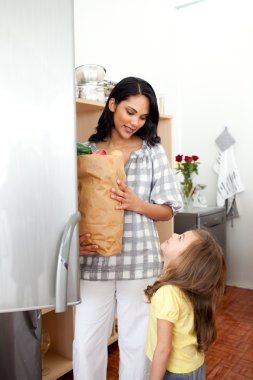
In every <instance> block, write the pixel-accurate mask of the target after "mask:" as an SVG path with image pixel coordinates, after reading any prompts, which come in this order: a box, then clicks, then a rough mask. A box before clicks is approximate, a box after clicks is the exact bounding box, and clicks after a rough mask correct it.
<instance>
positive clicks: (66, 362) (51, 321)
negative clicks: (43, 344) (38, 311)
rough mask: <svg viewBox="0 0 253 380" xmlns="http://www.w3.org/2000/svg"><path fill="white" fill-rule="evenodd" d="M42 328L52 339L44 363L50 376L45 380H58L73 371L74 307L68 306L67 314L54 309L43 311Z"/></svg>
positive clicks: (44, 378)
mask: <svg viewBox="0 0 253 380" xmlns="http://www.w3.org/2000/svg"><path fill="white" fill-rule="evenodd" d="M42 328H43V329H45V330H47V331H48V332H49V334H50V338H51V344H50V348H49V351H48V352H47V353H46V354H45V358H44V361H43V362H44V367H45V368H47V369H48V374H47V375H45V376H43V380H56V379H58V378H59V377H61V376H62V375H64V374H65V373H67V372H69V371H71V369H72V343H73V338H74V306H68V308H67V311H66V312H65V313H55V312H54V309H45V310H43V311H42Z"/></svg>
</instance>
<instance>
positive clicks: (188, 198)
mask: <svg viewBox="0 0 253 380" xmlns="http://www.w3.org/2000/svg"><path fill="white" fill-rule="evenodd" d="M194 189H195V183H194V178H193V176H187V177H184V180H183V182H181V193H182V198H183V203H184V208H188V209H189V208H191V207H192V205H193V193H194Z"/></svg>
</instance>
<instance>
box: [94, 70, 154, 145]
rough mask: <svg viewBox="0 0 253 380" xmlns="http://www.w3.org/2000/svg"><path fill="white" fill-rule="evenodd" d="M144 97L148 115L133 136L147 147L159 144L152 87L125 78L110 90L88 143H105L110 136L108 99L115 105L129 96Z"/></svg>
mask: <svg viewBox="0 0 253 380" xmlns="http://www.w3.org/2000/svg"><path fill="white" fill-rule="evenodd" d="M135 95H144V96H146V97H147V98H148V99H149V114H148V117H147V119H146V122H145V124H144V126H143V127H142V128H140V129H139V130H138V131H137V132H136V133H135V134H136V135H137V136H139V137H140V138H141V139H142V140H146V141H147V144H148V145H149V146H154V145H155V144H157V143H160V141H161V139H160V137H159V136H158V135H157V125H158V121H159V111H158V105H157V99H156V95H155V92H154V90H153V88H152V86H151V85H150V84H149V83H148V82H146V81H145V80H144V79H140V78H135V77H127V78H124V79H122V80H121V81H120V82H118V83H117V84H116V86H115V87H114V88H113V89H112V91H111V93H110V95H109V98H108V99H107V102H106V105H105V108H104V110H103V113H102V115H101V116H100V118H99V120H98V125H97V127H96V133H94V134H93V135H91V136H90V138H89V141H92V142H98V141H105V138H106V137H108V136H109V137H110V136H111V132H112V128H114V120H113V112H111V111H110V109H109V101H110V99H112V98H113V99H115V102H116V104H119V103H120V102H122V101H123V100H126V99H127V98H129V97H130V96H135Z"/></svg>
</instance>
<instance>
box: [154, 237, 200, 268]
mask: <svg viewBox="0 0 253 380" xmlns="http://www.w3.org/2000/svg"><path fill="white" fill-rule="evenodd" d="M197 239H198V237H197V235H196V234H195V233H194V232H193V231H187V232H184V233H183V234H181V235H178V234H173V235H172V236H171V238H170V239H169V240H165V242H163V243H162V244H161V250H162V253H163V257H164V265H165V266H168V265H169V264H170V263H171V262H172V261H174V260H175V259H177V258H178V257H179V256H180V254H181V253H182V252H184V251H185V250H186V249H187V248H188V247H189V245H190V244H192V243H193V242H194V241H197Z"/></svg>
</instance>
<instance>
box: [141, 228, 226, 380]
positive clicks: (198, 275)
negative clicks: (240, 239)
mask: <svg viewBox="0 0 253 380" xmlns="http://www.w3.org/2000/svg"><path fill="white" fill-rule="evenodd" d="M161 250H162V253H163V256H164V270H163V272H162V274H161V275H160V277H159V278H158V279H157V281H156V282H155V283H154V284H153V285H151V286H148V287H147V288H146V289H145V294H146V296H147V298H148V301H149V302H150V303H151V306H150V319H149V327H148V338H147V346H146V352H147V356H148V358H149V359H150V360H151V370H150V376H149V380H177V379H178V380H179V379H180V380H205V364H204V352H205V351H206V350H207V349H208V347H209V346H210V344H211V343H212V342H213V341H214V340H215V338H216V326H215V309H216V305H217V303H218V301H219V300H220V298H221V296H222V295H223V293H224V286H225V285H224V278H225V260H224V255H223V252H222V249H221V247H220V246H219V245H218V243H217V242H216V241H215V240H214V238H213V237H212V236H211V235H210V233H209V232H207V231H205V230H201V229H198V230H192V231H187V232H185V233H184V234H182V235H178V234H173V236H172V237H171V238H170V239H169V240H166V241H165V242H164V243H162V245H161Z"/></svg>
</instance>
